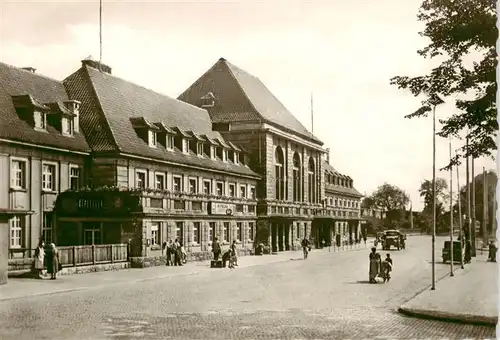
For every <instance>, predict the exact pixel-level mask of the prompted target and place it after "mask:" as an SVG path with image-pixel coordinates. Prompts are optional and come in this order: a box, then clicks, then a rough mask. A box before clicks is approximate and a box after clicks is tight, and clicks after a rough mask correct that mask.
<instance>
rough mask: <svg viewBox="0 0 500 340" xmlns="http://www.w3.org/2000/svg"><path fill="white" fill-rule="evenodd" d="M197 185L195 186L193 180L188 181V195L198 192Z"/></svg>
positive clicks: (194, 180)
mask: <svg viewBox="0 0 500 340" xmlns="http://www.w3.org/2000/svg"><path fill="white" fill-rule="evenodd" d="M196 189H197V185H196V179H195V178H190V179H189V193H191V194H196V192H197V191H198V190H196Z"/></svg>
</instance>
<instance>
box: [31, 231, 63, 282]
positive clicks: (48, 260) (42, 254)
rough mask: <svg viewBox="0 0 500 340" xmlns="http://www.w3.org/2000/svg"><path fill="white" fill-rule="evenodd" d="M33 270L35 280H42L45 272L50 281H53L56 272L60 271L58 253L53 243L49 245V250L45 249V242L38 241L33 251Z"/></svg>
mask: <svg viewBox="0 0 500 340" xmlns="http://www.w3.org/2000/svg"><path fill="white" fill-rule="evenodd" d="M33 269H34V272H35V277H36V278H37V279H43V278H44V276H45V272H46V273H47V274H50V279H51V280H55V279H56V276H57V272H59V271H60V270H61V269H62V266H61V263H60V261H59V252H58V251H57V248H56V245H55V244H54V243H51V244H50V247H49V249H47V251H46V249H45V242H44V241H43V240H40V242H39V243H38V246H37V248H36V249H35V259H34V261H33Z"/></svg>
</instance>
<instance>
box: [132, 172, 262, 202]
mask: <svg viewBox="0 0 500 340" xmlns="http://www.w3.org/2000/svg"><path fill="white" fill-rule="evenodd" d="M166 178H167V176H166V173H164V172H155V173H154V179H155V183H154V188H155V189H158V190H165V189H167V183H166ZM212 182H213V181H212V180H211V179H203V181H202V186H201V188H200V187H199V181H198V178H188V182H187V183H188V187H187V188H184V181H183V176H182V175H172V184H171V187H170V188H171V189H172V190H173V191H175V192H187V193H190V194H199V193H203V194H205V195H218V196H229V197H241V198H251V199H255V195H256V194H255V187H254V186H249V185H247V184H239V185H237V184H236V183H227V189H228V190H227V192H226V183H225V182H223V181H216V182H215V187H212ZM135 187H136V188H138V189H145V188H148V187H151V186H150V185H149V183H148V172H147V170H136V171H135Z"/></svg>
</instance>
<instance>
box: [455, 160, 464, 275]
mask: <svg viewBox="0 0 500 340" xmlns="http://www.w3.org/2000/svg"><path fill="white" fill-rule="evenodd" d="M455 155H456V152H455ZM457 193H458V225H459V227H460V232H459V237H460V249H464V241H463V229H462V228H463V226H462V203H461V201H462V197H461V195H460V174H459V169H458V166H457ZM460 268H461V269H464V257H463V256H462V251H460Z"/></svg>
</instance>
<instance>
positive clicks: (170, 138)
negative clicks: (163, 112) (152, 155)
mask: <svg viewBox="0 0 500 340" xmlns="http://www.w3.org/2000/svg"><path fill="white" fill-rule="evenodd" d="M173 149H174V136H172V135H167V150H173Z"/></svg>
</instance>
